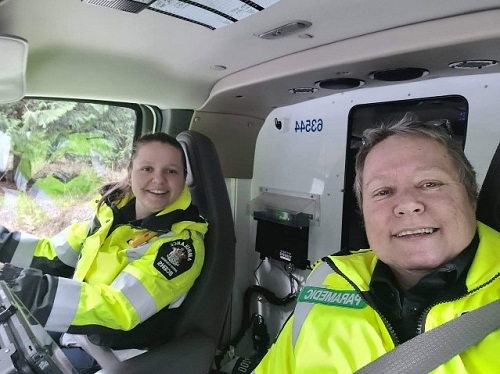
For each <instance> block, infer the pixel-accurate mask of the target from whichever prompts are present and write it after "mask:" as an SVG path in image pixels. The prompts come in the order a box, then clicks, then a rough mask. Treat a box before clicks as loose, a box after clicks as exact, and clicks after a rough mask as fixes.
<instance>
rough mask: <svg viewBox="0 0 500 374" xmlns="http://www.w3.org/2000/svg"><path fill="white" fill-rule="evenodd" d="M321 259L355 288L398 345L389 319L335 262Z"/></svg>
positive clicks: (327, 258) (326, 258) (395, 344)
mask: <svg viewBox="0 0 500 374" xmlns="http://www.w3.org/2000/svg"><path fill="white" fill-rule="evenodd" d="M323 260H324V261H325V262H326V263H327V264H328V266H330V268H332V270H333V271H335V272H336V273H337V274H339V275H340V276H341V277H342V278H344V279H345V280H346V281H347V282H348V283H349V284H350V285H351V286H352V288H354V289H355V290H356V292H357V293H358V295H359V296H360V297H361V298H362V299H363V300H364V301H365V302H366V303H367V304H368V305H369V306H370V307H371V308H372V309H373V310H374V311H375V312H376V313H377V314H378V316H379V317H380V319H381V320H382V322H383V323H384V325H385V327H386V328H387V331H388V332H389V335H390V336H391V339H392V342H393V343H394V346H398V345H399V339H398V337H397V335H396V331H394V328H393V327H392V325H391V324H390V323H389V321H388V320H387V318H385V316H384V315H383V314H382V313H381V312H380V310H379V309H378V308H377V306H376V305H374V304H373V303H371V302H370V301H369V300H367V299H366V298H365V297H364V296H363V292H362V291H361V290H360V289H359V287H358V286H357V285H356V284H355V283H354V282H352V281H351V280H350V279H349V277H347V276H346V275H345V274H344V273H342V272H341V271H340V270H339V269H338V268H337V266H336V265H335V263H334V262H333V261H332V260H331V259H330V258H329V257H325V258H323Z"/></svg>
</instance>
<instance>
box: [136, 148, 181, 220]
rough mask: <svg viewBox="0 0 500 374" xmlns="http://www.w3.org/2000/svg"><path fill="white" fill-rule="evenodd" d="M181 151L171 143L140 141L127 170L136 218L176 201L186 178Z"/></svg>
mask: <svg viewBox="0 0 500 374" xmlns="http://www.w3.org/2000/svg"><path fill="white" fill-rule="evenodd" d="M180 152H181V151H180V150H179V149H177V148H175V147H174V146H172V145H170V144H165V143H161V142H157V141H154V142H150V143H146V144H143V145H141V146H140V147H139V148H138V149H137V153H136V155H135V158H134V160H133V162H132V167H131V168H130V170H129V183H130V186H131V188H132V192H133V193H134V195H135V197H136V218H137V219H141V218H144V217H146V216H148V215H150V214H151V213H155V212H158V211H160V210H162V209H164V208H165V207H167V206H169V205H170V204H172V203H173V202H175V201H176V200H177V199H178V198H179V196H180V195H181V193H182V190H183V189H184V185H185V182H186V179H185V176H184V165H183V162H182V155H181V153H180Z"/></svg>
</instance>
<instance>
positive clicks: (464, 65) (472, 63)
mask: <svg viewBox="0 0 500 374" xmlns="http://www.w3.org/2000/svg"><path fill="white" fill-rule="evenodd" d="M495 65H498V61H495V60H464V61H457V62H452V63H451V64H449V65H448V66H449V67H450V68H453V69H483V68H489V67H492V66H495Z"/></svg>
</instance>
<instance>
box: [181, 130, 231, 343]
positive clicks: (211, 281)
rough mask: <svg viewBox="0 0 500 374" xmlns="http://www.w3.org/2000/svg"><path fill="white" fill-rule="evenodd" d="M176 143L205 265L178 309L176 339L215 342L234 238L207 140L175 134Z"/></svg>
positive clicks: (217, 168)
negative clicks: (200, 222)
mask: <svg viewBox="0 0 500 374" xmlns="http://www.w3.org/2000/svg"><path fill="white" fill-rule="evenodd" d="M177 140H178V141H179V142H180V143H181V144H182V146H183V147H184V149H185V152H186V155H187V158H188V163H189V169H190V170H189V173H190V174H191V177H190V178H189V179H188V185H189V189H190V191H191V195H192V198H193V203H194V204H195V205H196V206H197V207H198V209H199V211H200V214H201V215H202V216H203V217H205V218H206V219H207V220H208V233H207V235H206V236H205V263H204V265H203V269H202V272H201V275H200V277H199V278H198V279H197V280H196V283H195V285H194V286H193V288H192V289H191V290H190V291H189V294H188V296H187V298H186V300H185V301H184V302H183V303H182V305H181V307H180V308H181V310H180V314H181V317H180V319H179V321H178V325H177V333H176V335H177V336H181V335H184V334H186V333H188V332H190V331H202V332H203V333H204V334H206V335H207V336H209V337H210V338H212V339H219V338H220V337H221V332H222V325H223V324H224V318H225V317H226V314H227V311H228V309H229V304H230V300H231V293H232V288H233V283H234V273H235V269H234V258H235V254H234V250H235V243H236V239H235V233H234V221H233V215H232V211H231V205H230V203H229V196H228V192H227V187H226V184H225V180H224V177H223V175H222V169H221V167H220V162H219V158H218V156H217V152H216V150H215V147H214V145H213V143H212V141H211V140H210V139H209V138H208V137H206V136H205V135H203V134H201V133H198V132H195V131H190V130H188V131H183V132H181V133H180V134H179V135H178V136H177ZM190 179H192V181H190ZM174 339H175V337H174Z"/></svg>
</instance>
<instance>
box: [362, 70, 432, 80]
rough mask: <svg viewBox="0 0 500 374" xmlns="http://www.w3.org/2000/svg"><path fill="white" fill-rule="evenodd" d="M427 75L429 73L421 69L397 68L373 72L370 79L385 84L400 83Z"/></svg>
mask: <svg viewBox="0 0 500 374" xmlns="http://www.w3.org/2000/svg"><path fill="white" fill-rule="evenodd" d="M427 74H429V71H428V70H426V69H421V68H399V69H389V70H379V71H374V72H373V73H371V74H370V78H371V79H374V80H379V81H386V82H401V81H408V80H412V79H418V78H422V77H424V76H426V75H427Z"/></svg>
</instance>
